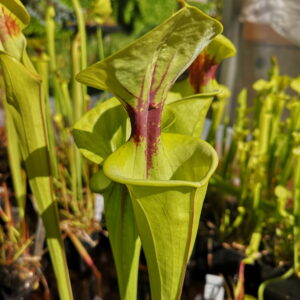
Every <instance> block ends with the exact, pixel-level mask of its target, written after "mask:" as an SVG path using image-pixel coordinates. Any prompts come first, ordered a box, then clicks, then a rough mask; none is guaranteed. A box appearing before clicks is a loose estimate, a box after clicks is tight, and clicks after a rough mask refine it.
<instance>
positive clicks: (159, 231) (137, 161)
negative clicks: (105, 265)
mask: <svg viewBox="0 0 300 300" xmlns="http://www.w3.org/2000/svg"><path fill="white" fill-rule="evenodd" d="M221 29H222V28H221V26H220V24H219V23H218V22H216V21H214V20H213V19H211V18H209V17H208V16H206V15H204V14H203V13H201V12H200V11H199V10H197V9H195V8H192V7H190V6H186V7H184V8H183V9H181V10H180V11H178V12H177V13H176V14H174V15H173V16H172V17H171V18H169V19H167V20H166V21H165V22H163V23H162V24H161V25H159V26H158V27H156V28H155V29H153V30H152V31H151V32H149V33H148V34H146V35H145V36H143V37H142V38H140V39H139V40H137V41H136V42H134V43H133V44H131V45H130V46H128V47H127V48H125V49H123V50H121V51H119V52H118V53H116V54H114V55H113V56H111V57H108V58H106V59H105V60H103V61H101V62H98V63H97V64H95V65H92V66H90V67H88V68H87V69H86V70H84V71H82V72H81V73H79V74H78V75H77V79H78V80H79V81H81V82H83V83H85V84H87V85H89V86H92V87H95V88H98V89H103V90H108V91H110V92H111V93H112V94H114V95H115V96H116V97H117V98H118V100H116V99H114V98H112V99H110V100H108V101H106V102H104V103H101V104H99V105H98V106H97V107H95V108H94V109H93V110H91V111H90V112H88V113H87V114H86V115H85V116H84V117H83V118H82V119H80V120H79V121H78V122H77V123H76V124H75V126H74V129H73V135H74V138H75V142H76V143H77V145H78V146H79V148H80V150H81V152H82V154H83V155H85V156H86V157H88V158H89V159H91V160H92V161H94V162H96V163H98V164H99V163H100V164H103V171H104V174H105V175H106V176H107V177H108V178H109V179H110V180H112V181H113V183H110V182H109V181H107V180H105V184H102V183H101V182H99V184H97V182H96V181H97V179H101V178H103V173H102V171H100V172H99V173H97V174H96V175H95V177H94V178H93V187H94V188H95V189H96V190H101V189H103V188H104V189H105V191H106V190H107V191H109V192H107V194H105V195H106V197H105V212H106V217H108V218H109V219H108V220H107V225H108V231H109V237H110V240H111V245H112V249H113V253H114V258H115V262H116V266H117V270H118V278H119V288H120V293H121V297H122V299H132V298H130V297H132V294H129V293H133V291H134V290H136V278H137V269H135V270H134V269H133V267H134V266H135V267H136V262H137V260H138V255H139V248H138V247H139V238H138V236H137V235H136V232H138V234H139V236H140V238H141V242H142V245H143V249H144V252H145V255H146V259H147V264H148V268H149V275H150V284H151V293H152V298H153V299H179V298H180V294H181V288H182V284H183V279H184V273H185V268H186V264H187V262H188V258H189V256H190V254H191V250H192V246H193V243H194V240H195V236H196V232H197V228H198V222H199V217H200V212H201V207H202V203H203V199H204V195H205V191H206V187H207V183H208V179H209V177H210V176H211V174H212V172H213V171H214V169H215V167H216V163H217V157H216V154H215V152H214V151H213V149H212V148H211V147H210V146H209V145H208V144H206V143H205V142H203V141H201V140H200V139H199V138H198V136H199V134H200V132H201V129H202V126H203V122H204V117H205V114H206V112H207V109H208V107H209V104H210V102H211V100H212V97H213V95H214V93H210V94H206V95H198V96H190V97H187V98H184V99H182V97H180V95H179V96H178V98H177V99H176V96H175V98H174V96H173V97H172V100H167V98H168V90H169V89H170V87H171V85H172V83H173V82H174V81H175V80H176V78H177V77H178V76H179V75H180V74H181V73H182V72H183V71H184V70H185V69H186V68H187V67H188V66H189V64H191V62H192V61H193V59H194V58H195V57H196V56H197V55H198V53H199V52H200V51H201V50H203V49H204V48H205V47H206V45H207V44H208V43H209V42H210V41H211V40H212V39H213V38H214V37H215V36H216V35H217V34H218V33H220V31H221ZM117 101H120V102H121V103H122V104H123V106H124V108H125V109H126V111H127V113H128V115H126V111H125V110H124V108H123V107H122V106H120V104H118V102H117ZM165 102H166V103H167V104H166V106H165V107H166V109H164V104H165ZM191 104H192V105H193V108H194V109H193V115H194V117H193V119H192V120H190V121H191V122H192V123H190V124H187V122H184V121H183V116H182V114H183V113H184V112H188V111H189V112H191V111H190V110H189V109H188V108H187V106H188V105H191ZM162 111H164V113H163V114H162ZM198 117H200V119H199V120H198ZM161 118H162V124H161ZM129 119H130V122H131V130H129V128H128V125H129ZM112 120H113V122H112ZM108 124H109V127H108ZM107 128H109V130H108V129H107ZM160 128H162V130H164V129H165V130H168V131H169V132H175V133H162V134H161V133H160ZM178 132H180V133H181V134H177V133H178ZM189 135H194V136H197V137H191V136H189ZM128 138H129V140H128ZM114 182H116V183H117V184H116V183H114ZM124 185H126V187H125V186H124ZM119 189H123V194H122V195H123V196H122V195H119V194H120V192H118V190H119ZM128 192H129V194H128ZM113 194H115V195H117V196H114V198H113V199H112V195H113ZM129 195H130V197H129ZM116 198H119V199H118V200H117V199H116ZM117 201H118V202H117ZM112 203H114V204H113V205H112ZM122 203H123V204H122ZM125 208H126V209H125ZM116 215H122V216H123V218H124V221H122V224H123V222H124V226H116V225H115V221H114V220H113V217H115V216H116ZM123 236H131V237H132V238H130V239H129V241H128V242H127V243H126V245H123V244H122V238H123ZM120 245H122V251H120ZM124 253H127V255H126V256H125V255H124ZM128 253H131V255H128ZM124 262H125V263H124ZM122 264H124V266H125V267H126V266H130V268H129V269H130V274H133V275H132V277H130V281H127V282H126V283H125V282H124V279H125V278H128V270H129V269H128V268H124V266H123V265H122ZM126 272H127V273H126ZM132 272H133V273H132Z"/></svg>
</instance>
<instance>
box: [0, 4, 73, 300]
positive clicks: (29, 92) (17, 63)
mask: <svg viewBox="0 0 300 300" xmlns="http://www.w3.org/2000/svg"><path fill="white" fill-rule="evenodd" d="M0 7H1V11H2V14H1V15H0V18H1V24H2V26H1V42H2V43H1V49H2V51H1V52H0V64H1V67H2V72H3V76H4V83H5V94H6V95H5V96H6V97H5V98H6V102H5V108H6V113H7V114H9V118H11V120H12V121H13V125H14V127H15V131H16V132H17V134H18V139H19V143H18V145H19V147H20V153H21V157H22V159H23V161H24V164H25V169H26V172H27V176H28V178H29V183H30V187H31V190H32V192H33V194H34V198H35V202H36V205H37V208H38V212H39V214H40V216H41V218H42V220H43V223H44V226H45V229H46V235H47V243H48V248H49V252H50V256H51V259H52V264H53V267H54V272H55V275H56V277H57V281H58V286H59V291H60V295H61V298H62V299H72V291H71V286H70V280H69V275H68V269H67V265H66V259H65V255H64V247H63V243H62V239H61V235H60V228H59V220H58V212H57V207H56V202H55V201H54V194H53V186H52V179H51V167H50V160H49V159H50V158H49V150H48V135H47V125H46V121H45V110H44V105H45V104H44V99H43V96H42V82H41V79H40V77H39V76H38V74H37V73H36V71H35V69H34V68H33V66H32V64H31V62H30V60H29V58H28V56H27V53H26V51H25V38H24V36H23V34H22V32H21V29H22V27H23V26H24V25H26V24H27V22H28V18H29V16H28V15H27V12H26V10H25V8H24V7H23V6H22V4H21V3H20V2H19V1H10V2H7V1H0ZM8 10H9V12H8V14H7V11H8ZM4 18H6V22H3V20H4ZM8 18H9V19H10V22H8ZM21 22H22V23H23V24H22V23H21ZM14 26H17V27H14ZM24 87H26V89H24ZM11 125H12V124H11ZM41 162H43V163H42V164H41Z"/></svg>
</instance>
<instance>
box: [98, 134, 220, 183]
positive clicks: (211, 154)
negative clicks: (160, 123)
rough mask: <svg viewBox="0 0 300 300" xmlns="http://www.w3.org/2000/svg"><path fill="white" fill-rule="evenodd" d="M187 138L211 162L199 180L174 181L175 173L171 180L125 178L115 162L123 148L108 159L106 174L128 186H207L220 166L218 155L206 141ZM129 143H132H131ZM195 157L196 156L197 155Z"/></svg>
mask: <svg viewBox="0 0 300 300" xmlns="http://www.w3.org/2000/svg"><path fill="white" fill-rule="evenodd" d="M166 135H169V136H174V137H176V136H180V137H183V136H182V135H178V134H169V133H163V134H162V136H166ZM185 137H186V136H185ZM186 138H189V139H191V140H193V141H195V140H197V143H199V144H201V148H202V150H203V151H202V152H203V153H202V155H205V156H206V159H207V160H209V161H210V162H209V163H208V167H207V170H206V172H205V174H203V175H200V176H199V177H200V179H199V180H184V179H177V178H175V179H174V178H173V177H174V175H175V173H176V172H174V174H173V176H172V177H171V178H170V179H147V178H133V177H130V176H125V175H126V174H125V171H124V170H122V168H121V167H119V166H118V165H117V164H116V163H115V162H114V160H115V158H116V156H117V155H118V152H119V151H122V150H123V149H122V147H120V148H119V149H118V150H117V151H116V152H114V153H113V154H111V155H110V156H109V157H108V158H107V159H106V161H105V162H104V165H103V171H104V174H105V175H106V176H107V177H108V178H110V179H111V180H113V181H115V182H118V183H122V184H127V185H135V186H152V187H154V186H156V187H171V186H174V187H178V186H186V187H195V188H199V187H202V186H205V185H206V184H207V183H208V180H209V178H210V177H211V176H212V174H213V173H214V171H215V170H216V168H217V165H218V156H217V153H216V151H215V149H214V148H213V147H212V146H211V145H210V144H208V143H207V142H206V141H203V140H201V139H200V138H194V137H186ZM127 143H130V141H129V142H127ZM125 145H126V144H125ZM125 145H123V146H125ZM199 154H201V153H199ZM193 155H196V153H195V154H193ZM207 160H206V164H207ZM185 163H186V161H185V162H183V165H184V164H185ZM199 164H201V162H199ZM175 177H176V176H175Z"/></svg>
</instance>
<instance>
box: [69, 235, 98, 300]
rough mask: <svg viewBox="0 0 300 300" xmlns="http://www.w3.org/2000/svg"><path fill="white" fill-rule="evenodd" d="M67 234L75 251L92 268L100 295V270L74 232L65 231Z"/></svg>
mask: <svg viewBox="0 0 300 300" xmlns="http://www.w3.org/2000/svg"><path fill="white" fill-rule="evenodd" d="M67 235H68V236H69V238H70V239H71V241H72V243H73V244H74V246H75V248H76V249H77V251H78V252H79V254H80V255H81V257H82V258H83V260H84V261H85V263H86V264H87V265H88V266H89V267H90V268H91V269H92V271H93V273H94V276H95V278H96V286H97V289H98V295H99V296H100V297H102V289H101V278H102V276H101V273H100V271H99V270H98V269H97V267H96V266H95V264H94V262H93V260H92V258H91V256H90V255H89V254H88V252H87V251H86V249H85V248H84V246H83V245H82V243H81V242H80V240H79V239H78V238H77V236H76V235H75V234H73V233H72V232H70V231H68V232H67Z"/></svg>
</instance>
